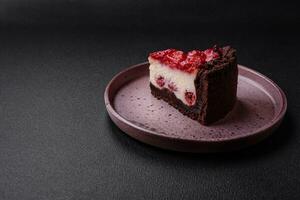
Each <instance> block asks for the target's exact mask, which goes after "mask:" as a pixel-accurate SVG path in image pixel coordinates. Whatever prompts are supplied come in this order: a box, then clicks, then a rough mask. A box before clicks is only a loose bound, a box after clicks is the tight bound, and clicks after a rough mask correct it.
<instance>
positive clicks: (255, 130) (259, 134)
mask: <svg viewBox="0 0 300 200" xmlns="http://www.w3.org/2000/svg"><path fill="white" fill-rule="evenodd" d="M148 66H149V64H148V63H141V64H138V65H134V66H132V67H130V68H127V69H126V70H124V71H122V72H120V73H119V74H117V75H116V76H115V77H114V78H113V79H112V80H111V81H110V82H109V84H108V85H107V87H106V90H105V94H104V99H105V105H106V109H107V112H108V114H109V116H110V118H111V119H112V121H113V122H114V123H115V124H116V125H117V126H118V127H119V128H120V129H121V130H122V131H124V132H125V133H126V134H128V135H130V136H131V137H133V138H135V139H137V140H139V141H141V142H144V143H147V144H150V145H153V146H156V147H160V148H164V149H170V150H175V151H183V152H221V151H232V150H236V149H240V148H243V147H246V146H249V145H251V144H255V143H257V142H259V141H261V140H263V139H264V138H266V137H267V136H269V135H270V134H271V133H272V132H273V131H274V130H275V129H276V128H277V127H278V126H279V124H280V122H281V121H282V118H283V116H284V114H285V112H286V109H287V100H286V97H285V95H284V93H283V91H282V90H281V89H280V88H279V87H278V86H277V85H276V84H275V83H274V82H273V81H272V80H270V79H269V78H267V77H265V76H264V75H262V74H260V73H258V72H256V71H254V70H251V69H249V68H247V67H244V66H241V65H239V66H238V67H239V77H238V92H237V96H238V102H237V103H236V106H235V108H234V109H233V110H232V111H231V112H230V113H229V114H228V115H227V116H226V117H225V118H224V119H222V120H220V121H218V122H216V123H214V124H212V125H210V126H203V125H200V124H199V123H198V122H196V121H194V120H192V119H190V118H188V117H186V116H184V115H182V114H181V113H180V112H178V111H177V110H176V109H174V108H173V107H171V106H169V105H168V104H167V103H166V102H164V101H162V100H157V99H156V98H154V97H153V96H152V95H151V93H150V88H149V70H148ZM220 101H222V100H220ZM220 103H221V102H220Z"/></svg>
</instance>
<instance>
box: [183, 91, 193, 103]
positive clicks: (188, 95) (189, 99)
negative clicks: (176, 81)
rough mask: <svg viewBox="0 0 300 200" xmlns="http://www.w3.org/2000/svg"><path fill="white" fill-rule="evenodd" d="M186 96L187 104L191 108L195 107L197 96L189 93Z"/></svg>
mask: <svg viewBox="0 0 300 200" xmlns="http://www.w3.org/2000/svg"><path fill="white" fill-rule="evenodd" d="M184 95H185V100H186V102H187V103H188V104H189V105H190V106H192V105H194V103H195V100H196V96H195V94H194V93H193V92H188V91H186V92H185V94H184Z"/></svg>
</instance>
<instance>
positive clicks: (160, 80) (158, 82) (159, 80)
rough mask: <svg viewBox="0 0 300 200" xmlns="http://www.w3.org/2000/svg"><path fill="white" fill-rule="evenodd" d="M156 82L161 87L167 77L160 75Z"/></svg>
mask: <svg viewBox="0 0 300 200" xmlns="http://www.w3.org/2000/svg"><path fill="white" fill-rule="evenodd" d="M156 83H157V85H159V87H163V86H164V85H165V78H164V77H163V76H158V77H157V78H156Z"/></svg>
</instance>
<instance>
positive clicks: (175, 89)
mask: <svg viewBox="0 0 300 200" xmlns="http://www.w3.org/2000/svg"><path fill="white" fill-rule="evenodd" d="M168 88H169V89H170V90H171V91H172V92H175V91H177V87H176V85H175V83H174V82H170V83H169V84H168Z"/></svg>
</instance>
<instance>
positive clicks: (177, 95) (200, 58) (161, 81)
mask: <svg viewBox="0 0 300 200" xmlns="http://www.w3.org/2000/svg"><path fill="white" fill-rule="evenodd" d="M148 60H149V63H150V66H149V70H150V89H151V93H152V95H153V96H154V97H156V98H158V99H162V100H164V101H166V102H168V103H169V104H170V105H171V106H173V107H174V108H176V109H177V110H179V111H180V112H181V113H182V114H184V115H186V116H188V117H190V118H192V119H194V120H197V121H198V122H200V123H201V124H203V125H208V124H211V123H213V122H215V121H218V120H219V119H221V118H223V117H225V116H226V114H227V113H228V112H229V111H231V110H232V109H233V107H234V104H235V102H236V91H237V76H238V68H237V59H236V50H235V49H233V48H231V47H230V46H226V47H223V48H219V47H217V46H214V47H213V48H210V49H207V50H204V51H200V50H193V51H190V52H187V53H184V52H182V51H179V50H176V49H167V50H163V51H157V52H153V53H150V55H149V57H148Z"/></svg>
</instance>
